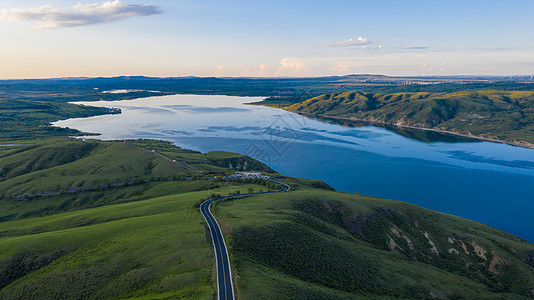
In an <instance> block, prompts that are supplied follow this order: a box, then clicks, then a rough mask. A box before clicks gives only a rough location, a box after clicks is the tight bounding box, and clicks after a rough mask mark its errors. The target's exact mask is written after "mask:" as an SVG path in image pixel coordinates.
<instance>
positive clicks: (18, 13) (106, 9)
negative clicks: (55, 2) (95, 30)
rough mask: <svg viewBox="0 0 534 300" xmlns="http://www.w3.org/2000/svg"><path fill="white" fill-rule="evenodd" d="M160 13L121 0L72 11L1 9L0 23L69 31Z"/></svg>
mask: <svg viewBox="0 0 534 300" xmlns="http://www.w3.org/2000/svg"><path fill="white" fill-rule="evenodd" d="M160 13H161V10H160V8H159V7H157V6H155V5H148V4H125V3H123V2H122V1H120V0H115V1H106V2H104V3H102V4H98V3H93V4H81V3H78V4H76V5H74V6H72V7H70V8H65V9H61V8H55V7H53V6H51V5H44V6H40V7H36V8H28V9H19V8H15V9H10V10H6V9H2V10H1V11H0V19H3V20H6V21H7V22H9V23H14V22H23V21H29V22H35V23H37V26H36V27H35V29H58V28H66V27H76V26H85V25H93V24H102V23H111V22H115V21H119V20H124V19H128V18H133V17H142V16H150V15H155V14H160Z"/></svg>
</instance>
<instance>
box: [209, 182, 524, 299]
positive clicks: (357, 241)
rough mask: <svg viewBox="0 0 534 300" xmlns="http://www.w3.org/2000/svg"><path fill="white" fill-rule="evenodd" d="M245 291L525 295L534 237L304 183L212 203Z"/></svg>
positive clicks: (322, 295) (271, 294)
mask: <svg viewBox="0 0 534 300" xmlns="http://www.w3.org/2000/svg"><path fill="white" fill-rule="evenodd" d="M214 212H215V214H216V215H217V216H218V217H219V218H220V220H221V223H222V224H223V227H224V228H226V231H227V233H228V234H229V235H230V238H229V241H230V243H229V244H230V248H231V253H232V260H233V263H234V265H235V266H236V270H235V271H236V273H237V275H236V277H237V283H238V286H239V295H240V298H241V299H290V298H294V299H310V298H318V299H343V298H347V299H354V298H361V299H368V298H369V297H371V298H377V299H378V298H384V299H396V298H409V299H413V298H417V299H432V298H438V299H524V298H530V297H533V296H534V294H533V292H534V290H533V288H534V272H533V267H534V262H533V261H532V256H533V255H534V252H533V251H534V246H533V245H532V244H529V243H527V242H525V241H522V240H520V239H518V238H516V237H513V236H512V235H510V234H507V233H505V232H502V231H499V230H496V229H493V228H490V227H488V226H485V225H482V224H479V223H476V222H472V221H469V220H465V219H462V218H458V217H453V216H449V215H445V214H440V213H436V212H432V211H429V210H426V209H422V208H419V207H417V206H413V205H409V204H406V203H402V202H397V201H391V200H383V199H378V198H372V197H366V196H360V195H353V194H345V193H339V192H333V191H326V190H318V189H314V188H311V187H305V186H301V187H300V188H297V190H294V191H292V192H289V193H285V194H277V195H262V196H255V197H251V198H246V199H240V200H237V201H235V202H224V203H222V204H219V205H217V206H216V207H215V208H214Z"/></svg>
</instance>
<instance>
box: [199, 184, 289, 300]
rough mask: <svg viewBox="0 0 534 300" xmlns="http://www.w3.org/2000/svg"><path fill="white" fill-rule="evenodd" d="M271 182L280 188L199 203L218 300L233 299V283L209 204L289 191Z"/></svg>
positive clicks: (217, 226)
mask: <svg viewBox="0 0 534 300" xmlns="http://www.w3.org/2000/svg"><path fill="white" fill-rule="evenodd" d="M269 181H270V182H272V183H276V184H281V185H282V188H281V189H279V190H277V191H270V192H263V193H247V194H240V195H237V196H222V197H217V198H212V199H208V200H206V201H204V202H202V204H201V205H200V212H201V213H202V215H203V216H204V218H205V219H206V222H207V223H208V226H209V228H210V232H211V239H212V240H213V248H214V250H215V260H216V264H217V295H218V297H219V300H230V299H231V300H234V299H235V296H234V285H233V283H232V270H231V268H230V259H229V257H228V249H227V248H226V243H225V242H224V236H223V234H222V231H221V227H220V226H219V223H217V220H215V217H214V216H213V214H212V213H211V210H210V208H211V205H212V204H213V203H214V202H216V201H219V200H222V199H226V198H231V197H245V196H252V195H261V194H272V193H280V192H286V191H289V189H290V187H289V186H288V185H287V184H284V183H281V182H278V181H275V180H269Z"/></svg>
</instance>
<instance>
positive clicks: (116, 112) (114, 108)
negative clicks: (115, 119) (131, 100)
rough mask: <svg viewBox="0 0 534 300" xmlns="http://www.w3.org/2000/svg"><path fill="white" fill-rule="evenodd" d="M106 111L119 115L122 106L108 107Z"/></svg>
mask: <svg viewBox="0 0 534 300" xmlns="http://www.w3.org/2000/svg"><path fill="white" fill-rule="evenodd" d="M106 112H107V113H108V114H112V115H118V114H120V113H122V110H121V109H120V108H116V107H107V108H106Z"/></svg>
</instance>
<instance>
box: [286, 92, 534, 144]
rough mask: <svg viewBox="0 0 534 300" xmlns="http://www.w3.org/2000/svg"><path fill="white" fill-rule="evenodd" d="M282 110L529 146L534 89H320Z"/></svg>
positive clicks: (532, 140)
mask: <svg viewBox="0 0 534 300" xmlns="http://www.w3.org/2000/svg"><path fill="white" fill-rule="evenodd" d="M285 109H287V110H291V111H295V112H301V113H308V114H313V115H320V116H329V117H343V118H353V119H356V120H365V121H373V122H381V123H385V124H392V125H401V126H414V127H421V128H430V129H436V130H443V131H450V132H455V133H461V134H466V135H473V136H477V137H484V138H491V139H498V140H503V141H507V142H513V143H523V144H529V145H534V92H530V91H463V92H454V93H426V92H424V93H396V94H387V95H382V94H373V93H366V92H344V93H335V94H325V95H322V96H319V97H315V98H312V99H308V100H306V101H303V102H300V103H297V104H293V105H290V106H287V107H285Z"/></svg>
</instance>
